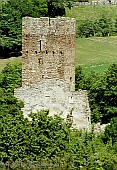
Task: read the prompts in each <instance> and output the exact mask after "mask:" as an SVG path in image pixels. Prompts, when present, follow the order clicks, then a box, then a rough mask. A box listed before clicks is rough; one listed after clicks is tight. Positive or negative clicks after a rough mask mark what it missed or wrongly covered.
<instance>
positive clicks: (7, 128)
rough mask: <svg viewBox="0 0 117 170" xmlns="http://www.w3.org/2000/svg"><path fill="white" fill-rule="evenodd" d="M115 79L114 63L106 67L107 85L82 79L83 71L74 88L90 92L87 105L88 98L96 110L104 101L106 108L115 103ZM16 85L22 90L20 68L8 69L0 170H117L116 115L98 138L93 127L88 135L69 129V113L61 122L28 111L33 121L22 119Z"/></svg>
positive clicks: (2, 77)
mask: <svg viewBox="0 0 117 170" xmlns="http://www.w3.org/2000/svg"><path fill="white" fill-rule="evenodd" d="M116 76H117V65H115V64H114V65H112V66H110V68H109V70H108V71H107V73H106V75H105V76H104V77H105V80H106V82H105V83H104V80H103V81H101V80H102V79H100V80H99V77H98V75H97V76H96V75H94V74H91V75H90V76H89V77H87V78H86V77H85V75H83V74H82V70H81V68H77V69H76V89H79V88H81V87H83V88H84V89H88V90H89V98H90V97H91V94H92V97H91V98H90V102H91V101H92V100H93V103H94V101H95V102H97V103H95V105H97V107H98V104H99V103H100V104H103V102H104V101H105V98H106V99H107V105H106V104H105V105H106V106H108V107H109V104H108V101H110V102H111V101H112V103H113V102H116V101H117V100H116V97H117V90H116V88H117V87H116V81H117V79H116V78H117V77H116ZM85 78H86V79H85ZM100 78H101V77H100ZM95 81H97V83H96V82H95ZM97 85H98V86H97ZM19 86H21V64H15V65H7V66H6V67H5V68H4V70H3V71H2V73H1V74H0V87H1V88H0V125H1V126H0V153H1V154H0V169H1V170H5V169H10V170H11V169H12V170H17V169H18V170H28V169H30V170H35V169H45V170H47V169H56V170H58V169H59V170H60V169H61V170H63V169H65V170H72V169H76V170H80V169H83V170H86V169H90V170H97V169H102V170H116V169H117V116H116V115H115V116H114V117H113V118H112V119H111V121H110V125H109V126H107V127H106V130H105V132H104V133H103V134H101V135H99V136H95V134H94V132H93V128H92V132H90V133H88V132H82V131H78V130H77V129H70V127H71V120H70V116H69V115H68V117H67V121H66V122H64V121H63V119H61V118H60V117H59V116H57V115H55V116H54V117H51V116H48V114H49V111H41V112H38V113H31V114H30V117H31V119H32V120H31V121H29V120H28V119H27V118H24V116H23V113H22V111H21V108H22V107H23V103H22V102H21V101H18V100H17V99H16V98H15V97H14V95H13V91H14V88H17V87H19ZM102 87H103V88H102ZM105 87H106V88H107V89H105ZM93 88H94V89H93ZM92 90H93V92H92ZM104 92H105V93H104ZM98 93H99V94H98ZM102 94H104V95H102ZM96 95H98V96H96ZM103 98H104V99H103ZM96 99H97V100H96ZM114 99H115V101H114ZM99 101H100V102H99ZM105 105H104V107H105ZM111 105H112V104H111ZM116 106H117V105H116ZM94 108H95V106H94ZM98 108H99V107H98ZM116 113H117V112H116ZM55 114H56V113H55ZM98 114H99V113H98ZM93 117H94V114H93ZM101 117H102V114H101V116H100V118H101ZM111 117H112V116H111ZM96 118H97V116H96ZM92 121H93V119H92Z"/></svg>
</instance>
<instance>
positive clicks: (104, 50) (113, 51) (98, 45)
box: [75, 36, 117, 74]
mask: <svg viewBox="0 0 117 170" xmlns="http://www.w3.org/2000/svg"><path fill="white" fill-rule="evenodd" d="M111 63H117V36H113V37H90V38H77V39H76V62H75V64H76V66H82V68H83V71H84V72H85V73H86V74H88V73H89V72H91V71H95V72H97V73H103V72H104V71H106V70H107V69H108V67H109V65H110V64H111Z"/></svg>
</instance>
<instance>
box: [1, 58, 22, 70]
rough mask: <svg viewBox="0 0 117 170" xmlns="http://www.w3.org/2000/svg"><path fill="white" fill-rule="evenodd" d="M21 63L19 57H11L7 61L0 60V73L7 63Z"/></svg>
mask: <svg viewBox="0 0 117 170" xmlns="http://www.w3.org/2000/svg"><path fill="white" fill-rule="evenodd" d="M16 62H21V56H20V57H11V58H8V59H0V72H1V71H2V69H3V68H4V67H5V66H6V64H7V63H12V64H13V63H16Z"/></svg>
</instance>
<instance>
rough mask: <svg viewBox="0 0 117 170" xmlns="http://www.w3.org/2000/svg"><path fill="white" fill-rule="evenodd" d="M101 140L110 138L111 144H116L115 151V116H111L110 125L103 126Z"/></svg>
mask: <svg viewBox="0 0 117 170" xmlns="http://www.w3.org/2000/svg"><path fill="white" fill-rule="evenodd" d="M103 140H104V142H107V141H109V140H111V141H112V144H116V145H115V146H114V147H115V150H116V152H117V147H116V146H117V116H116V117H114V118H112V119H111V121H110V125H108V126H107V127H106V128H105V132H104V136H103Z"/></svg>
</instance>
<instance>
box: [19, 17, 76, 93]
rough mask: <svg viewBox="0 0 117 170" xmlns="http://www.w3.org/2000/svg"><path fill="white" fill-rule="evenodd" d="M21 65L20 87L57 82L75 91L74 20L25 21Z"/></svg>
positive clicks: (31, 19)
mask: <svg viewBox="0 0 117 170" xmlns="http://www.w3.org/2000/svg"><path fill="white" fill-rule="evenodd" d="M22 62H23V64H22V67H23V68H22V70H23V71H22V85H31V84H33V83H34V82H38V81H39V80H41V79H47V78H58V79H60V80H64V81H66V82H68V83H69V88H70V91H74V90H75V19H73V18H65V17H62V18H50V19H49V18H45V17H43V18H32V17H24V18H23V21H22Z"/></svg>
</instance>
